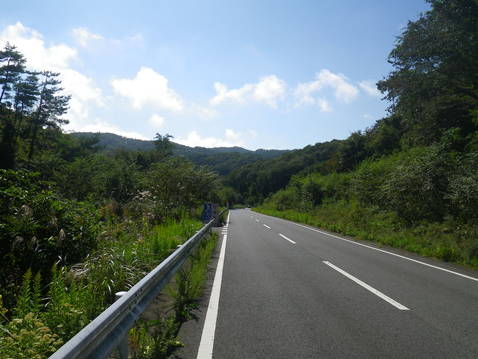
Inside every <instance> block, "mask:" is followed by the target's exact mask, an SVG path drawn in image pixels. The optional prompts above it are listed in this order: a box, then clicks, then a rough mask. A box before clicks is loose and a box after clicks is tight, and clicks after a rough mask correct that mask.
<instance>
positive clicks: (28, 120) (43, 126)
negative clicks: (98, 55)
mask: <svg viewBox="0 0 478 359" xmlns="http://www.w3.org/2000/svg"><path fill="white" fill-rule="evenodd" d="M25 63H26V59H25V57H24V56H23V55H22V54H21V53H20V52H18V51H17V50H16V47H15V46H12V45H10V44H9V43H8V42H7V44H6V45H5V47H4V49H3V50H1V51H0V85H1V88H0V91H1V92H0V120H1V122H0V133H1V139H0V149H1V152H2V156H1V159H0V168H4V169H12V168H14V166H15V161H16V159H17V158H23V157H25V158H26V159H27V160H28V161H29V162H31V161H32V159H33V156H34V152H35V148H36V147H38V146H39V144H40V138H39V134H40V130H50V131H52V132H55V131H56V132H59V130H60V128H61V126H62V125H64V124H66V123H68V121H67V120H65V119H62V118H61V116H62V115H64V114H65V113H66V111H67V109H68V102H69V100H70V96H66V95H63V94H62V90H63V89H62V88H61V87H59V85H60V83H61V82H60V81H59V80H58V76H59V73H54V72H51V71H43V72H41V73H37V72H30V71H28V70H27V69H26V66H25ZM41 134H43V131H42V133H41Z"/></svg>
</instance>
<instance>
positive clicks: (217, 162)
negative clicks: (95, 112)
mask: <svg viewBox="0 0 478 359" xmlns="http://www.w3.org/2000/svg"><path fill="white" fill-rule="evenodd" d="M71 135H72V136H73V137H75V138H81V137H86V138H95V136H97V138H98V143H97V146H98V147H99V148H100V149H101V151H110V152H113V153H114V152H115V151H150V150H153V149H154V148H155V145H154V141H153V140H151V141H145V140H137V139H132V138H126V137H123V136H119V135H115V134H112V133H92V132H75V133H72V134H71ZM171 143H172V144H173V147H172V148H171V150H172V152H173V154H175V155H179V156H184V157H186V158H187V159H189V160H190V161H192V162H193V163H195V164H196V165H198V166H210V168H211V170H212V171H214V172H217V173H218V174H219V175H220V176H227V175H228V174H229V173H230V172H231V171H232V170H233V169H236V168H239V167H242V166H244V165H246V164H249V163H253V162H256V161H258V160H260V159H267V158H276V157H279V156H281V155H282V154H284V153H288V152H291V151H289V150H264V149H258V150H255V151H250V150H247V149H245V148H242V147H215V148H206V147H188V146H184V145H181V144H179V143H174V141H171Z"/></svg>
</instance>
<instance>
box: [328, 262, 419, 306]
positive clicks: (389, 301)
mask: <svg viewBox="0 0 478 359" xmlns="http://www.w3.org/2000/svg"><path fill="white" fill-rule="evenodd" d="M324 263H325V264H327V265H328V266H329V267H331V268H333V269H335V270H336V271H337V272H339V273H341V274H343V275H344V276H346V277H347V278H349V279H351V280H353V281H354V282H355V283H357V284H359V285H361V286H362V287H364V288H365V289H367V290H369V291H370V292H372V293H373V294H375V295H376V296H377V297H380V298H382V299H383V300H385V301H386V302H388V303H390V304H391V305H393V306H394V307H396V308H398V309H400V310H410V309H408V308H407V307H405V306H403V305H401V304H400V303H398V302H397V301H395V300H393V299H392V298H390V297H387V296H386V295H385V294H383V293H382V292H380V291H378V290H376V289H375V288H373V287H371V286H369V285H368V284H366V283H364V282H362V281H361V280H360V279H358V278H355V277H354V276H353V275H351V274H348V273H347V272H346V271H344V270H342V269H340V268H339V267H336V266H334V265H333V264H332V263H330V262H327V261H324Z"/></svg>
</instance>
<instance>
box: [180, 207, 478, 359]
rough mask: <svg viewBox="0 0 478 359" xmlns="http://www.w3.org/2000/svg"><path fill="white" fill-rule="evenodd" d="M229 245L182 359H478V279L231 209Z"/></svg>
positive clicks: (184, 333) (184, 334)
mask: <svg viewBox="0 0 478 359" xmlns="http://www.w3.org/2000/svg"><path fill="white" fill-rule="evenodd" d="M220 237H221V240H220V241H219V243H218V251H217V252H218V253H217V254H216V255H215V258H214V262H213V263H214V268H213V269H212V271H211V274H212V275H211V278H210V285H209V287H208V290H207V291H206V293H205V298H204V302H203V304H202V306H200V308H199V309H198V310H197V311H196V312H195V314H196V318H195V319H194V320H191V321H189V322H188V323H186V324H184V325H183V328H182V329H181V333H180V334H181V340H182V341H183V342H184V343H185V347H184V348H183V349H182V350H180V351H179V352H178V353H177V355H176V358H184V359H189V358H198V350H199V353H202V354H200V355H199V358H200V359H207V358H214V359H228V358H234V359H237V358H247V359H252V358H447V359H449V358H475V359H476V358H478V274H477V273H476V272H475V271H471V270H466V269H463V268H460V267H457V266H453V265H449V264H447V263H442V262H438V261H434V260H431V259H427V258H422V257H419V256H416V255H410V254H408V253H402V252H400V251H398V250H393V249H385V248H378V247H377V246H376V245H374V244H373V243H369V242H366V241H359V242H357V241H354V240H350V239H348V238H345V237H341V236H337V235H334V234H330V233H326V232H323V231H319V230H317V229H314V228H311V227H307V226H301V225H297V224H294V223H291V222H287V221H283V220H280V219H276V218H273V217H268V216H264V215H260V214H257V213H255V212H252V211H249V210H232V211H230V217H229V223H228V225H227V226H226V227H225V228H224V230H223V231H221V236H220ZM224 239H226V240H224ZM225 243H226V247H225V252H224V255H223V258H222V260H223V268H222V264H221V258H220V257H221V256H220V253H219V249H220V248H222V246H223V245H224V244H225ZM217 263H220V265H219V267H221V268H219V269H217V271H216V268H215V265H216V264H217ZM219 272H220V275H219V277H218V273H219ZM221 275H222V280H221V286H220V291H219V293H220V297H219V299H218V300H219V302H218V303H219V304H218V306H215V305H214V304H213V301H211V302H209V297H210V293H211V292H218V288H217V285H216V286H215V287H214V286H213V285H212V283H213V280H214V279H215V278H221ZM216 284H217V283H216ZM214 307H217V308H216V309H217V319H214V320H213V321H211V320H209V324H208V325H207V326H209V327H210V325H211V322H213V324H214V328H215V329H214V330H213V333H212V336H213V342H211V338H210V337H211V334H206V335H205V336H204V337H205V338H206V340H205V339H203V341H202V342H201V338H202V333H203V327H204V322H205V320H206V318H207V317H208V316H209V315H210V313H208V308H213V309H214ZM209 312H213V310H212V309H211V310H210V311H209ZM204 341H206V344H207V343H209V345H210V346H211V350H212V356H211V355H210V352H211V350H209V349H206V350H204V349H203V350H202V352H201V349H198V348H200V346H203V345H204ZM204 353H209V354H208V355H205V354H204Z"/></svg>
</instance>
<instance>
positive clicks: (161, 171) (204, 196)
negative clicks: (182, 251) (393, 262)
mask: <svg viewBox="0 0 478 359" xmlns="http://www.w3.org/2000/svg"><path fill="white" fill-rule="evenodd" d="M427 2H429V3H430V4H431V10H429V11H428V12H426V13H424V14H421V15H420V17H419V18H418V20H416V21H410V22H409V23H408V24H407V26H406V27H405V28H404V30H403V32H402V33H401V34H400V35H399V36H397V38H396V42H395V45H394V46H393V47H392V50H391V52H390V55H389V57H388V61H389V63H390V64H391V65H392V70H391V72H390V73H389V74H388V75H386V76H385V77H384V78H383V79H382V80H381V81H379V82H378V83H377V86H378V88H379V90H380V91H381V92H382V93H383V96H384V101H387V103H389V112H388V115H387V117H385V118H382V119H380V120H379V121H377V122H376V123H375V124H374V125H373V126H371V127H370V128H366V129H362V130H357V131H355V132H353V133H352V134H351V135H350V136H349V137H348V138H347V139H345V140H332V141H330V142H326V143H317V144H315V145H310V146H307V147H305V148H303V149H297V150H291V151H266V150H258V151H247V150H244V149H240V148H232V149H225V148H222V149H204V148H188V147H185V146H181V145H177V144H175V143H174V142H173V141H172V139H173V137H172V136H170V135H169V134H166V135H160V134H156V136H155V138H154V140H152V141H137V140H131V139H125V138H121V137H119V136H115V135H108V134H91V133H89V134H88V133H85V134H81V133H80V134H66V133H64V132H63V131H62V125H63V124H65V123H67V120H66V119H65V118H63V116H64V115H65V114H66V113H67V109H68V102H69V99H70V97H69V96H67V95H65V94H64V93H63V90H62V89H61V87H60V85H61V83H60V81H59V80H58V76H59V74H57V73H52V72H50V71H44V72H41V73H38V72H32V71H29V70H28V69H27V64H26V59H25V58H24V56H23V55H22V54H21V53H20V52H18V51H17V49H16V48H15V46H13V45H11V44H9V43H7V44H6V45H5V47H4V49H3V50H1V51H0V86H1V88H0V91H1V92H0V153H1V156H0V168H1V170H0V190H1V191H0V251H1V254H2V259H3V260H2V262H1V263H0V288H1V290H0V325H1V326H2V327H5V328H8V330H9V331H10V332H12V333H13V332H14V333H24V332H22V330H25V329H28V331H27V332H28V333H33V332H35V330H36V329H34V328H40V324H38V323H39V322H40V321H41V323H42V324H41V325H43V326H41V328H47V329H48V330H50V331H51V333H52V336H51V338H49V340H48V342H47V343H43V344H44V345H45V348H46V349H45V350H44V353H48V352H51V351H52V350H54V349H52V348H54V347H58V345H60V344H59V342H57V341H58V340H67V339H68V337H69V336H71V335H72V334H73V328H63V329H59V328H60V327H61V326H60V327H59V326H58V323H59V322H58V321H59V319H58V318H62V319H61V320H63V321H64V322H68V321H72V319H71V318H73V317H75V318H77V319H75V321H72V323H73V324H72V326H74V327H75V328H76V329H78V327H81V326H83V325H85V323H87V321H88V320H91V319H92V317H94V315H95V313H96V314H97V313H98V311H100V310H101V309H102V308H104V306H105V305H107V304H108V303H110V302H111V300H112V293H114V291H115V290H117V289H122V288H123V289H124V288H127V287H128V286H129V285H131V283H133V282H134V280H135V279H137V278H138V277H140V276H141V274H142V273H144V272H145V271H147V270H148V265H146V263H149V266H151V265H152V264H151V263H157V262H158V261H160V260H161V258H164V256H165V255H167V253H169V250H170V249H169V247H167V245H164V244H162V243H163V242H160V241H159V239H158V238H159V237H160V236H159V233H160V232H161V233H163V232H165V231H166V230H165V228H169V226H172V225H173V224H174V225H177V224H179V225H178V228H182V229H181V230H179V231H180V234H174V235H167V238H169V239H171V238H173V239H174V242H172V243H169V245H171V246H173V247H174V246H175V245H177V243H178V241H179V242H181V240H184V239H185V238H187V236H188V235H189V234H190V233H194V231H195V230H196V228H197V226H198V225H199V224H198V223H200V222H199V221H198V219H199V218H200V212H201V210H200V207H201V204H202V203H203V202H205V201H212V202H217V203H220V204H221V205H222V206H225V205H226V204H229V205H231V206H233V205H236V204H243V205H251V206H254V207H255V209H256V210H258V211H261V212H264V213H268V214H273V215H277V216H281V217H283V218H288V219H292V220H296V221H302V222H304V223H308V224H311V225H314V226H318V227H322V228H327V229H329V230H332V231H336V232H341V233H344V234H347V235H350V236H353V237H355V238H356V239H357V240H361V239H368V240H373V241H376V242H378V245H390V246H395V247H399V248H403V249H406V250H410V251H414V252H418V253H421V254H423V255H426V256H430V257H435V258H438V259H441V260H444V261H454V262H457V263H460V264H463V265H466V266H469V267H472V268H475V269H478V172H477V168H478V62H477V61H476V59H477V58H478V1H476V0H446V1H445V0H427ZM120 244H121V245H120ZM86 273H90V274H92V275H86ZM75 278H76V279H75ZM112 278H114V280H113V279H112ZM93 279H94V280H93ZM88 280H91V281H88ZM112 283H116V284H115V285H114V286H112ZM80 285H82V286H83V287H82V288H89V289H88V291H86V290H85V291H84V292H83V295H84V297H85V298H88V300H89V302H88V303H89V304H88V308H90V309H91V310H90V309H88V310H87V309H85V308H83V307H81V305H80V304H79V302H77V301H75V300H76V299H75V298H77V297H75V296H74V293H75V291H77V292H78V291H79V289H78V288H79V286H80ZM60 288H63V289H60ZM65 288H68V291H67V292H64V289H65ZM93 292H100V293H102V295H101V298H98V297H95V296H94V294H93ZM72 293H73V294H72ZM55 296H56V297H55ZM40 298H50V299H51V298H61V299H58V301H59V302H60V303H63V304H65V303H66V304H68V305H67V306H62V307H61V308H60V307H57V306H55V303H56V302H55V301H50V302H49V301H48V300H43V299H41V300H40ZM48 303H53V304H48ZM31 312H34V313H37V314H35V315H33V317H32V316H29V313H31ZM53 312H55V313H56V314H55V315H54V314H53ZM72 313H77V314H78V313H79V314H78V315H76V314H75V315H74V314H72ZM27 317H28V320H27ZM16 319H21V320H23V322H21V323H23V324H21V325H20V324H19V323H20V322H18V320H17V321H15V320H16ZM80 322H81V323H80ZM38 330H39V329H38ZM38 330H37V332H35V333H36V334H38ZM45 330H46V329H45ZM35 333H33V334H31V335H36V334H35ZM53 333H54V334H53ZM15 335H20V334H15ZM5 338H6V339H5ZM22 338H23V339H22V340H24V342H22V343H28V340H29V339H28V338H27V337H26V336H24V337H22ZM30 339H31V338H30ZM2 345H4V346H5V347H8V345H9V344H8V336H5V337H4V338H2V337H0V347H1V346H2ZM25 345H26V344H25ZM27 347H28V346H27Z"/></svg>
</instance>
